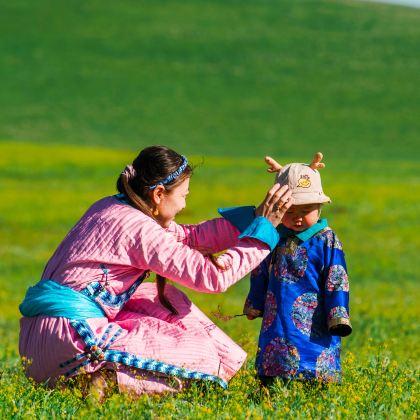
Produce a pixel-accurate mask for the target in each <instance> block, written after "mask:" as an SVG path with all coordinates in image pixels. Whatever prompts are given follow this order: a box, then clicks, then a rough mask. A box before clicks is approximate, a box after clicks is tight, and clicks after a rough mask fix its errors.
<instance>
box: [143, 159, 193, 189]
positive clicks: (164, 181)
mask: <svg viewBox="0 0 420 420" xmlns="http://www.w3.org/2000/svg"><path fill="white" fill-rule="evenodd" d="M187 165H188V160H187V158H186V157H185V156H182V164H181V166H180V167H179V168H178V169H177V170H176V171H175V172H172V173H171V174H169V175H168V176H167V177H166V178H165V179H162V181H159V182H158V183H157V184H155V185H151V186H150V187H149V190H153V189H154V188H156V187H157V186H158V185H166V184H169V183H170V182H172V181H173V180H174V179H176V178H178V177H179V176H180V175H181V174H182V172H184V170H185V168H186V167H187Z"/></svg>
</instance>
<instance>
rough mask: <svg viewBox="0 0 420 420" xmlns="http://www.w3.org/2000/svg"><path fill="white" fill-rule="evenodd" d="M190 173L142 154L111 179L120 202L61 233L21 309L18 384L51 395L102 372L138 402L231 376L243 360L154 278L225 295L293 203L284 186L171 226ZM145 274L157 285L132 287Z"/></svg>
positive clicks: (150, 152)
mask: <svg viewBox="0 0 420 420" xmlns="http://www.w3.org/2000/svg"><path fill="white" fill-rule="evenodd" d="M190 175H191V168H190V167H189V166H188V162H187V160H186V158H185V157H184V156H181V155H179V154H177V153H176V152H174V151H173V150H171V149H168V148H166V147H163V146H152V147H149V148H146V149H144V150H143V151H142V152H141V153H140V154H139V155H138V157H137V158H136V159H135V160H134V162H133V164H132V165H129V166H127V168H126V169H125V170H124V172H123V173H122V174H121V175H120V177H119V179H118V183H117V187H118V189H119V192H120V193H119V194H117V195H115V196H111V197H106V198H104V199H102V200H99V201H98V202H96V203H94V204H93V205H92V206H91V207H90V208H89V209H88V210H87V212H86V213H85V214H84V215H83V217H82V218H81V219H80V220H79V221H78V222H77V224H76V225H75V226H74V227H73V228H72V229H71V230H70V232H69V233H68V234H67V236H66V237H65V238H64V240H63V241H62V243H61V244H60V245H59V247H58V248H57V250H56V251H55V253H54V255H53V256H52V258H51V259H50V260H49V262H48V264H47V266H46V267H45V270H44V272H43V274H42V278H41V281H40V282H39V283H38V284H37V285H36V286H34V287H33V288H30V289H29V290H28V292H27V295H26V297H25V300H24V302H23V303H22V305H21V306H20V310H21V312H22V314H23V317H22V319H21V324H20V325H21V331H20V342H19V350H20V354H21V356H22V357H23V358H24V359H25V360H29V361H30V363H27V364H26V372H27V375H28V376H29V377H31V378H33V379H34V380H35V381H36V382H46V383H48V385H50V386H54V385H55V384H56V383H57V380H58V379H59V378H68V377H72V376H75V375H78V374H80V373H82V372H83V373H91V374H93V376H95V372H96V373H98V372H105V371H106V372H110V371H111V372H113V373H114V377H115V379H116V381H117V383H118V386H119V389H120V390H121V391H125V392H130V393H133V394H138V395H139V394H142V393H143V392H165V391H175V390H179V389H182V386H183V385H184V384H185V383H188V381H190V380H210V381H214V382H216V383H219V384H220V385H221V386H223V387H225V386H226V385H227V382H228V381H229V380H230V379H231V378H232V376H233V375H234V374H235V373H236V372H237V371H238V370H239V368H240V367H241V365H242V364H243V362H244V360H245V357H246V354H245V352H244V351H243V350H242V349H241V348H240V347H239V346H238V345H237V344H235V343H234V342H233V341H232V340H231V339H230V338H229V337H228V336H227V335H226V334H224V333H223V332H222V331H221V330H220V329H219V328H218V327H217V326H216V325H215V324H214V323H213V322H212V321H210V320H209V319H208V318H207V317H206V316H205V315H204V314H203V313H202V312H201V311H200V310H199V309H198V308H197V307H196V306H195V305H194V304H193V303H191V301H190V300H189V299H188V298H187V296H186V295H185V294H184V293H182V292H181V291H180V290H178V289H176V288H175V287H174V286H170V285H167V286H166V287H165V285H164V278H165V277H167V278H169V279H171V280H172V281H173V282H175V283H178V284H181V285H183V286H185V287H188V288H190V289H192V290H196V291H201V292H204V293H220V292H223V291H225V290H226V289H227V288H228V287H230V286H231V285H233V284H235V283H236V282H237V281H239V280H240V279H241V278H242V277H244V276H245V275H246V274H247V273H249V272H250V271H251V270H252V269H254V268H255V267H256V266H257V265H258V264H260V263H261V262H262V260H263V259H264V258H265V257H266V256H267V255H268V254H269V253H270V249H272V248H273V247H274V246H275V245H276V243H277V240H278V236H277V232H276V230H275V227H276V226H277V225H278V224H279V223H280V222H281V219H282V217H283V214H284V212H285V211H286V210H287V208H288V207H290V205H291V204H292V201H291V200H290V194H289V192H288V191H287V186H285V187H280V186H279V185H275V186H274V187H273V188H272V189H271V190H270V191H269V193H268V194H267V197H266V198H265V200H264V201H263V203H262V204H261V205H260V206H259V207H258V208H257V209H254V208H252V209H251V211H250V208H236V209H235V208H233V209H227V210H222V211H221V213H222V215H223V216H224V217H225V218H218V219H214V220H210V221H207V222H203V223H200V224H198V225H178V224H176V223H175V222H174V218H175V215H176V214H177V213H178V212H179V211H180V210H182V208H184V207H185V199H186V196H187V194H188V185H189V179H190ZM226 219H229V220H230V221H228V220H226ZM235 226H236V227H235ZM223 250H227V251H226V252H224V253H223V255H221V256H219V257H218V258H217V259H216V258H214V257H213V256H212V255H211V254H213V253H218V252H220V251H223ZM150 271H153V272H155V273H156V274H157V279H158V287H156V284H154V283H149V282H147V283H143V280H144V279H145V278H146V277H148V275H149V273H150ZM92 305H93V307H92ZM89 308H90V309H89Z"/></svg>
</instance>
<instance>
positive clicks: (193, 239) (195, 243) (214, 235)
mask: <svg viewBox="0 0 420 420" xmlns="http://www.w3.org/2000/svg"><path fill="white" fill-rule="evenodd" d="M168 232H169V233H171V234H173V235H174V236H175V238H176V240H177V241H178V242H182V243H183V244H185V245H188V246H189V247H190V248H194V249H197V250H198V251H200V252H201V253H202V254H213V253H217V252H221V251H224V250H225V249H228V248H231V247H232V246H234V245H235V244H236V243H237V242H238V235H239V230H238V229H237V228H235V227H234V226H233V225H232V224H231V223H230V222H228V221H227V220H225V219H223V218H217V219H213V220H208V221H205V222H202V223H198V224H195V225H182V224H181V225H178V224H177V223H175V222H172V223H171V225H170V226H169V228H168Z"/></svg>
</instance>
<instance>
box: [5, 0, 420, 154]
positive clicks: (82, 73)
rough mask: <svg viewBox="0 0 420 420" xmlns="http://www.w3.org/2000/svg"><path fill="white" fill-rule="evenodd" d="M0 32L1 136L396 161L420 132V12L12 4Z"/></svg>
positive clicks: (233, 1) (343, 5) (297, 2)
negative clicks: (315, 152) (318, 152)
mask: <svg viewBox="0 0 420 420" xmlns="http://www.w3.org/2000/svg"><path fill="white" fill-rule="evenodd" d="M0 35H1V43H0V80H1V81H2V83H1V89H0V109H1V110H2V112H1V113H0V138H5V139H14V140H34V141H36V142H47V143H56V142H66V143H72V144H73V143H77V144H85V145H92V144H96V145H102V146H107V147H109V146H111V147H115V148H121V147H125V148H131V149H133V148H134V149H137V148H141V147H142V146H144V145H147V144H156V143H158V144H167V145H169V146H173V147H175V148H176V147H178V148H180V149H183V150H187V151H189V153H194V154H199V155H200V154H205V155H207V156H208V155H214V156H235V155H236V154H237V153H238V151H239V145H240V154H241V155H243V156H249V157H254V156H255V152H256V150H259V152H260V153H261V154H265V153H274V154H276V155H277V156H282V155H284V154H285V153H290V152H289V151H290V144H291V143H292V144H293V151H294V152H295V153H296V155H297V156H303V155H304V154H305V153H307V152H308V145H316V148H317V149H320V150H323V151H324V153H326V154H327V155H328V156H329V157H330V158H332V157H334V158H336V157H340V156H343V155H344V156H346V157H348V158H360V155H365V156H369V157H373V158H382V157H385V158H388V159H395V158H397V159H398V158H406V157H407V156H411V152H412V150H415V149H416V144H417V142H418V133H419V131H420V120H419V118H418V115H419V114H420V101H419V95H420V94H419V91H418V89H417V86H419V85H420V73H419V71H418V69H419V67H420V56H419V54H418V40H419V38H420V10H417V9H411V8H404V7H394V6H389V5H380V4H372V3H363V2H359V1H353V0H344V1H342V0H320V1H312V0H281V1H280V0H264V1H259V2H255V1H252V0H241V1H238V0H213V1H211V2H208V1H204V0H186V1H185V0H173V1H171V2H168V1H165V0H140V1H135V2H134V1H129V0H123V1H119V2H115V3H109V2H108V3H107V4H106V6H105V5H104V3H103V1H100V0H87V1H84V2H80V1H77V0H69V1H67V2H66V4H65V6H63V5H61V4H59V3H56V2H54V1H51V0H40V1H37V2H36V5H34V4H33V3H32V2H29V1H28V0H14V1H13V2H2V5H1V13H0ZM396 142H398V143H396ZM256 144H258V149H256ZM397 145H398V146H397ZM378 148H383V149H384V150H382V151H381V150H378ZM310 149H311V152H312V149H313V147H311V148H310Z"/></svg>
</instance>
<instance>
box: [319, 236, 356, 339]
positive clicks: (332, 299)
mask: <svg viewBox="0 0 420 420" xmlns="http://www.w3.org/2000/svg"><path fill="white" fill-rule="evenodd" d="M331 232H332V231H331ZM332 234H333V235H332V240H331V241H328V246H326V253H327V255H326V261H325V262H326V265H325V271H324V272H325V309H326V316H327V326H328V330H329V332H330V334H331V335H338V336H341V337H345V336H347V335H349V334H351V332H352V326H351V323H350V316H349V279H348V275H347V266H346V261H345V259H344V252H343V249H342V246H341V242H340V241H339V239H338V237H337V235H336V234H335V233H334V232H332Z"/></svg>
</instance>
